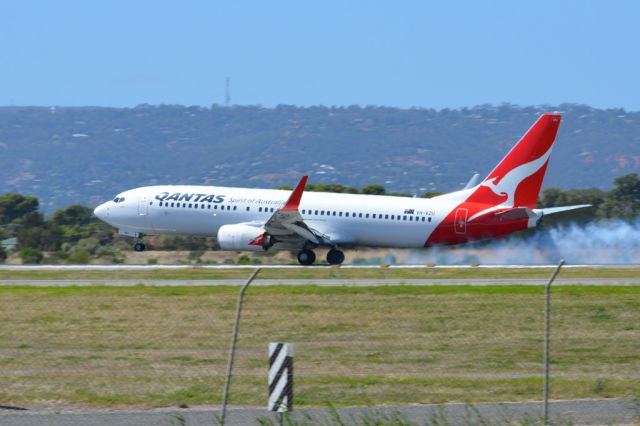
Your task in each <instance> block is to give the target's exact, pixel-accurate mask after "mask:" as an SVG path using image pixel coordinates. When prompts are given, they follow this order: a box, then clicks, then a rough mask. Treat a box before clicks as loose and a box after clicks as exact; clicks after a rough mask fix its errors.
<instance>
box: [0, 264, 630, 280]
mask: <svg viewBox="0 0 640 426" xmlns="http://www.w3.org/2000/svg"><path fill="white" fill-rule="evenodd" d="M254 269H255V267H247V268H242V269H207V268H203V267H198V266H193V267H190V268H187V269H168V270H167V269H150V270H126V269H120V270H118V269H116V270H89V269H85V270H26V271H18V270H6V269H5V270H0V280H87V279H95V280H137V279H139V280H143V279H145V280H218V279H245V278H247V277H248V276H249V275H250V274H251V272H252V271H253V270H254ZM552 271H553V268H535V269H517V268H513V269H512V268H498V269H493V268H491V269H484V268H468V269H460V268H433V267H428V266H425V267H424V268H415V269H400V268H384V267H380V268H369V269H350V268H339V267H330V266H325V267H320V268H296V269H287V268H269V269H263V270H262V271H261V272H260V276H259V278H264V279H399V280H401V279H421V278H424V279H440V278H452V279H465V278H472V279H483V278H501V279H509V278H513V279H514V280H516V279H519V278H527V279H536V278H537V279H546V278H548V277H549V276H550V275H551V272H552ZM560 277H561V278H576V279H578V278H638V277H640V267H607V268H601V267H593V268H576V269H571V268H565V269H563V270H562V273H561V275H560Z"/></svg>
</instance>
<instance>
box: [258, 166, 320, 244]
mask: <svg viewBox="0 0 640 426" xmlns="http://www.w3.org/2000/svg"><path fill="white" fill-rule="evenodd" d="M307 178H308V176H303V177H302V179H300V182H298V185H296V187H295V189H294V190H293V192H292V193H291V195H290V196H289V199H288V200H287V202H286V203H285V205H284V206H283V207H282V208H280V209H278V210H276V211H275V212H274V213H273V215H272V216H271V217H270V218H269V220H267V222H266V223H265V224H264V230H265V231H266V232H267V233H268V234H270V235H272V236H273V237H275V239H276V244H277V243H278V242H280V243H282V244H285V245H302V244H304V242H306V241H310V242H311V243H313V244H318V245H320V244H331V242H330V241H329V238H328V237H327V236H326V235H324V234H322V233H320V232H318V231H316V230H314V229H311V228H310V227H309V226H307V224H306V223H305V222H304V219H303V218H302V215H301V214H300V210H298V207H299V206H300V200H301V199H302V193H303V192H304V187H305V185H306V184H307Z"/></svg>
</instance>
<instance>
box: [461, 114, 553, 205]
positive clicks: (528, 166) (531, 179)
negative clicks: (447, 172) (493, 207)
mask: <svg viewBox="0 0 640 426" xmlns="http://www.w3.org/2000/svg"><path fill="white" fill-rule="evenodd" d="M560 118H561V117H560V114H543V115H542V116H541V117H540V118H539V119H538V121H536V122H535V124H534V125H533V126H532V127H531V128H530V129H529V130H528V131H527V133H525V135H524V136H523V137H522V139H520V141H519V142H518V143H517V144H516V145H515V146H514V147H513V148H512V149H511V151H509V153H508V154H507V155H506V156H505V157H504V158H503V159H502V161H501V162H500V163H499V164H498V165H497V166H496V168H495V169H493V171H492V172H491V173H489V176H487V178H486V179H485V180H484V181H483V182H482V184H480V187H479V188H478V190H477V191H476V192H475V193H474V194H473V195H472V196H471V197H469V199H468V200H467V201H472V202H478V203H488V204H492V203H495V201H496V200H495V199H496V196H499V197H501V198H502V200H501V201H500V204H502V205H505V206H510V207H529V208H530V209H533V208H535V206H536V202H537V200H538V193H539V192H540V187H541V186H542V180H543V179H544V174H545V172H546V171H547V164H548V163H549V156H550V155H551V148H552V146H553V142H554V141H555V138H556V133H558V127H559V126H560ZM505 196H506V197H507V198H506V199H504V197H505Z"/></svg>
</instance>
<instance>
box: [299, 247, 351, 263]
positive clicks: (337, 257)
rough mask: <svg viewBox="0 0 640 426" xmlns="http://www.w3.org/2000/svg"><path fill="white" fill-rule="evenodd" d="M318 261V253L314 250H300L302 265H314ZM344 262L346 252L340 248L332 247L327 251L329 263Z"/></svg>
mask: <svg viewBox="0 0 640 426" xmlns="http://www.w3.org/2000/svg"><path fill="white" fill-rule="evenodd" d="M315 261H316V254H315V253H314V252H313V250H309V249H304V250H300V251H299V252H298V262H300V264H301V265H305V266H308V265H313V262H315ZM342 262H344V253H343V252H342V251H340V250H338V249H331V250H329V252H328V253H327V263H329V265H341V264H342Z"/></svg>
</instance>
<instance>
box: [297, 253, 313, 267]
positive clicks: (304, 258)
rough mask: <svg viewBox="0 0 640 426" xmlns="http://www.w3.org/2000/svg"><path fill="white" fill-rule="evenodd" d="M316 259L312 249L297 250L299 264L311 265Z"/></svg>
mask: <svg viewBox="0 0 640 426" xmlns="http://www.w3.org/2000/svg"><path fill="white" fill-rule="evenodd" d="M315 261H316V254H315V253H314V252H313V251H312V250H301V251H300V252H298V262H300V264H301V265H313V262H315Z"/></svg>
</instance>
